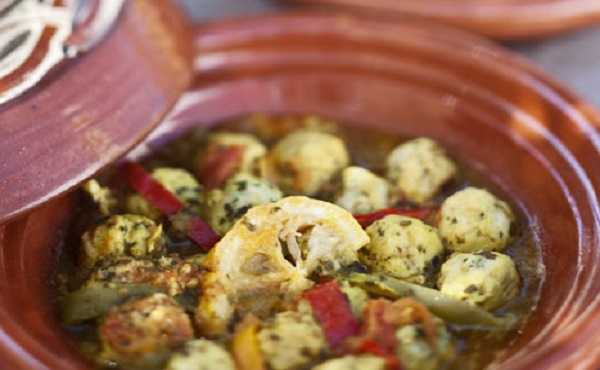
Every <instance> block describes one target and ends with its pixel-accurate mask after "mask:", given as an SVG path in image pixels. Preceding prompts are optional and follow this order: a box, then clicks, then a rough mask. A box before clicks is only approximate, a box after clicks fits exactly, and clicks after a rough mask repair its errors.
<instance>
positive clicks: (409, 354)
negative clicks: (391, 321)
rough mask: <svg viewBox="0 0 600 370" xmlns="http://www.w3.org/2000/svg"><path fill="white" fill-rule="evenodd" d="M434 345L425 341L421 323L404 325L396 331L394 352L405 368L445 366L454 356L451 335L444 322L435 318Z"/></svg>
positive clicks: (419, 369) (431, 369)
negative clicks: (396, 344) (395, 348)
mask: <svg viewBox="0 0 600 370" xmlns="http://www.w3.org/2000/svg"><path fill="white" fill-rule="evenodd" d="M435 323H436V329H437V333H436V342H435V346H433V345H432V344H430V343H429V342H428V341H427V338H426V337H425V336H424V331H423V328H422V325H419V324H417V325H405V326H402V327H401V328H399V329H398V330H397V331H396V341H397V343H398V346H397V350H396V354H397V356H398V358H400V359H402V368H403V369H406V370H436V369H442V368H445V367H446V365H447V364H448V363H449V362H450V361H451V360H453V358H454V354H455V352H454V347H453V345H452V337H451V335H450V333H449V332H448V329H446V326H445V325H444V322H443V321H442V320H440V319H437V318H436V319H435Z"/></svg>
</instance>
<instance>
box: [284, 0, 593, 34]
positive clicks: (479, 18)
mask: <svg viewBox="0 0 600 370" xmlns="http://www.w3.org/2000/svg"><path fill="white" fill-rule="evenodd" d="M287 1H288V2H294V3H302V4H313V5H323V6H327V7H339V6H341V7H345V8H350V9H354V10H360V11H361V12H364V11H365V10H367V11H368V10H370V11H373V12H375V13H378V14H383V15H386V16H389V17H393V16H394V15H397V14H404V15H410V16H416V17H423V18H426V19H430V20H435V21H441V22H444V23H447V24H451V25H454V26H457V27H461V28H463V29H467V30H470V31H473V32H476V33H479V34H482V35H485V36H488V37H492V38H496V39H503V40H517V39H528V38H539V37H543V36H549V35H552V34H557V33H560V32H564V31H569V30H573V29H577V28H581V27H585V26H589V25H592V24H595V23H600V1H598V0H287Z"/></svg>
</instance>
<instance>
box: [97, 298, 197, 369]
mask: <svg viewBox="0 0 600 370" xmlns="http://www.w3.org/2000/svg"><path fill="white" fill-rule="evenodd" d="M99 336H100V341H101V344H102V355H101V357H102V358H103V359H104V360H106V361H112V362H116V363H118V364H120V365H122V366H130V367H136V368H138V367H144V366H149V365H151V364H154V366H156V363H160V362H162V361H164V360H165V359H166V356H167V355H168V353H169V351H170V350H172V349H174V348H175V347H177V346H179V345H181V344H183V343H185V342H187V341H188V340H191V339H192V338H193V337H194V330H193V328H192V323H191V321H190V319H189V317H188V315H187V314H186V313H185V312H184V310H183V308H181V307H180V306H179V305H178V304H177V302H175V300H173V299H172V298H170V297H169V296H167V295H165V294H162V293H155V294H153V295H151V296H148V297H145V298H139V299H135V300H132V301H129V302H127V303H124V304H122V305H119V306H116V307H113V308H112V309H111V310H110V311H109V312H108V313H107V315H106V317H105V318H104V320H103V322H102V324H101V325H100V327H99Z"/></svg>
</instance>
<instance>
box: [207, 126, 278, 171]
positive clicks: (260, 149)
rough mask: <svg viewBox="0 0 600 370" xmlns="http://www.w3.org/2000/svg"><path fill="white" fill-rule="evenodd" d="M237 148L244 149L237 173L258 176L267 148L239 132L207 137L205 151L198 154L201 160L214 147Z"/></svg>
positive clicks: (254, 138) (258, 141)
mask: <svg viewBox="0 0 600 370" xmlns="http://www.w3.org/2000/svg"><path fill="white" fill-rule="evenodd" d="M231 146H237V147H241V148H243V149H244V152H243V155H242V161H241V163H240V167H239V168H238V172H244V173H249V174H253V175H260V168H261V161H262V159H263V158H264V157H265V155H266V154H267V148H266V147H265V145H264V144H263V143H261V142H260V140H258V139H257V138H256V137H254V136H253V135H250V134H245V133H239V132H216V133H214V134H211V135H209V136H208V139H207V145H206V149H205V150H204V151H201V152H200V154H199V157H198V158H199V160H202V157H203V154H204V153H206V151H207V150H208V151H210V150H214V149H215V147H217V148H218V147H225V148H226V147H231Z"/></svg>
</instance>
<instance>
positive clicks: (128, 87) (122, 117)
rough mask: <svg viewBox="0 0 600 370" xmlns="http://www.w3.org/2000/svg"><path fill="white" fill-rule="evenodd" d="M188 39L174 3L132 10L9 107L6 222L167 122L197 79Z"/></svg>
mask: <svg viewBox="0 0 600 370" xmlns="http://www.w3.org/2000/svg"><path fill="white" fill-rule="evenodd" d="M51 31H52V30H51V29H50V30H49V31H48V32H50V33H51ZM187 31H188V29H187V28H186V22H185V19H184V18H183V16H182V14H180V12H179V9H178V8H176V7H175V6H174V5H172V4H171V3H170V2H169V1H165V0H160V1H151V2H148V1H146V0H133V1H127V2H126V5H125V7H124V9H123V11H122V14H121V18H120V19H119V21H118V24H117V26H116V27H115V28H114V29H113V30H112V31H111V32H110V33H109V34H108V37H107V38H106V39H104V40H103V41H101V42H100V44H99V45H98V46H97V47H96V48H94V49H93V50H91V51H90V52H89V53H86V54H84V55H82V56H81V57H78V58H75V59H70V60H64V61H62V62H61V63H60V64H59V65H57V66H56V67H55V68H54V69H53V70H52V71H50V74H49V75H47V76H45V78H44V79H43V80H42V82H41V83H40V84H38V86H37V88H36V89H33V90H30V91H28V92H27V93H25V94H24V95H22V96H20V97H18V98H16V99H15V100H11V101H9V102H8V103H7V104H3V105H1V106H0V194H2V196H1V199H0V222H3V221H5V220H6V219H8V218H11V217H14V216H15V215H17V214H18V213H20V212H23V211H24V210H27V209H30V208H32V207H34V206H36V205H39V204H41V203H42V202H44V201H46V200H47V199H49V198H51V197H53V196H56V195H58V194H60V193H62V192H65V191H66V190H67V189H69V188H71V187H73V186H74V185H76V184H77V183H79V182H80V181H81V180H83V179H84V178H86V177H89V176H90V175H91V174H93V173H94V172H96V171H97V170H98V169H99V168H100V167H102V166H105V165H106V164H108V163H110V162H111V161H113V160H114V159H115V158H117V157H119V156H121V155H123V153H125V152H126V151H127V150H128V149H130V148H131V147H132V146H134V145H135V144H136V143H138V142H139V141H140V140H141V139H142V138H143V137H144V135H145V134H147V133H148V132H149V131H150V130H151V129H152V128H153V127H154V126H155V125H156V124H158V123H159V122H160V120H161V118H162V117H163V115H164V114H165V113H166V112H167V111H168V110H170V109H171V108H172V106H173V104H174V103H175V101H176V100H177V98H178V97H179V96H180V95H181V93H182V92H183V91H184V90H185V88H187V86H188V84H189V82H190V79H191V76H192V74H191V71H192V70H191V49H190V44H191V42H190V38H189V37H188V35H187ZM40 47H42V48H43V47H45V46H44V44H43V43H41V44H40ZM35 55H37V53H34V56H35ZM2 87H3V86H0V90H2Z"/></svg>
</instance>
